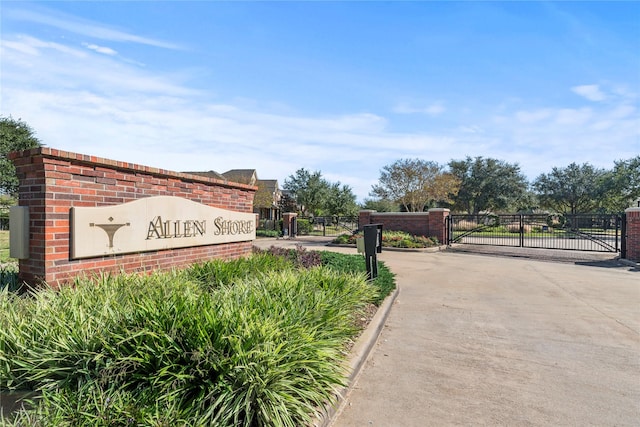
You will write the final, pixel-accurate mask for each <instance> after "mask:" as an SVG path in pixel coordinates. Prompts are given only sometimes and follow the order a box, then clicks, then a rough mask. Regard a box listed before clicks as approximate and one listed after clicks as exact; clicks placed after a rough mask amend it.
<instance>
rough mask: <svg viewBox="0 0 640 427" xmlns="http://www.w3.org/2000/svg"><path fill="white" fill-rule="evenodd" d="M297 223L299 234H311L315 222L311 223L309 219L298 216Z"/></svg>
mask: <svg viewBox="0 0 640 427" xmlns="http://www.w3.org/2000/svg"><path fill="white" fill-rule="evenodd" d="M296 224H297V227H298V234H299V235H304V234H309V233H311V232H312V231H313V224H311V222H309V220H308V219H302V218H298V219H297V220H296Z"/></svg>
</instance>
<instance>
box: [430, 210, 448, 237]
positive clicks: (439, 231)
mask: <svg viewBox="0 0 640 427" xmlns="http://www.w3.org/2000/svg"><path fill="white" fill-rule="evenodd" d="M449 212H450V211H449V209H444V208H433V209H429V237H436V238H437V239H438V242H440V244H441V245H444V244H446V243H447V242H445V240H446V236H447V217H448V216H449Z"/></svg>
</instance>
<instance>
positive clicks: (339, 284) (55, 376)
mask: <svg viewBox="0 0 640 427" xmlns="http://www.w3.org/2000/svg"><path fill="white" fill-rule="evenodd" d="M254 258H255V259H254ZM343 262H344V261H343ZM349 262H350V261H349ZM360 262H362V259H361V257H360ZM345 263H347V262H345ZM228 264H229V265H228V266H223V265H220V264H218V261H213V262H211V263H205V264H202V265H199V266H198V267H194V268H192V269H189V270H187V271H184V272H171V273H163V274H159V273H158V274H152V275H149V276H139V275H118V276H115V275H104V276H101V277H98V278H94V279H93V280H85V279H83V280H77V281H76V283H75V284H74V286H70V287H66V288H63V289H61V290H60V291H54V290H51V289H43V290H41V291H38V292H35V293H33V294H32V295H30V296H28V297H24V296H23V297H21V296H18V295H16V294H14V293H11V292H9V291H8V290H6V289H5V290H2V291H0V389H2V390H7V389H32V390H38V391H40V392H41V394H42V397H41V399H40V400H39V401H38V404H37V406H36V408H35V409H34V410H33V411H31V412H24V411H23V412H21V413H20V414H18V415H17V417H16V418H15V420H14V421H13V424H14V425H42V426H61V425H65V426H66V425H73V426H112V425H158V426H174V425H176V426H187V425H189V426H191V425H198V426H199V425H216V426H218V425H220V426H232V425H233V426H236V425H247V426H266V425H283V426H297V425H303V424H307V423H309V422H310V420H311V416H312V415H313V414H314V413H315V411H316V408H318V407H319V406H320V405H321V404H323V403H324V402H326V401H328V400H330V399H331V398H332V396H333V393H334V390H335V389H336V387H338V386H340V385H343V384H344V373H345V372H344V371H343V368H342V366H343V365H342V360H343V358H344V344H345V342H346V341H347V340H349V339H350V338H352V337H353V336H354V334H355V333H356V326H355V322H354V319H355V316H358V313H359V312H360V311H361V310H362V309H363V308H364V306H365V305H366V304H367V303H369V302H371V301H373V300H375V299H376V298H377V291H376V288H375V287H372V286H371V285H370V284H368V283H367V281H366V280H365V278H364V275H363V274H353V273H349V274H340V273H338V271H339V269H338V268H336V267H335V266H334V267H330V266H326V267H314V268H311V269H308V270H305V269H302V270H298V269H294V267H293V264H292V262H291V261H290V260H287V259H286V258H283V257H278V256H275V255H272V254H257V255H255V256H254V257H252V258H251V259H244V260H237V261H234V262H231V263H228ZM329 264H331V263H329ZM269 270H275V271H269ZM337 273H338V274H337Z"/></svg>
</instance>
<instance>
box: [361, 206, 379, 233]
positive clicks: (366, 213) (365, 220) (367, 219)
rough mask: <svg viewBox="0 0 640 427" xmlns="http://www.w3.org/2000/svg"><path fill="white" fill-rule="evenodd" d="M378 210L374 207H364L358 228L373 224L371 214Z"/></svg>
mask: <svg viewBox="0 0 640 427" xmlns="http://www.w3.org/2000/svg"><path fill="white" fill-rule="evenodd" d="M375 212H376V211H374V210H372V209H363V210H361V211H360V215H359V216H358V229H359V230H362V229H363V228H362V227H363V226H365V225H368V224H371V215H372V214H373V213H375Z"/></svg>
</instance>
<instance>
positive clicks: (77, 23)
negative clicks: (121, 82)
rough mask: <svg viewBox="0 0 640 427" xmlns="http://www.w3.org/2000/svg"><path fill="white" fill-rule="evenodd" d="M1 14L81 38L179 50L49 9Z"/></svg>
mask: <svg viewBox="0 0 640 427" xmlns="http://www.w3.org/2000/svg"><path fill="white" fill-rule="evenodd" d="M3 14H4V16H5V18H7V19H13V20H20V21H27V22H33V23H37V24H42V25H48V26H51V27H55V28H59V29H62V30H65V31H69V32H72V33H76V34H81V35H83V36H88V37H93V38H97V39H102V40H110V41H115V42H131V43H138V44H143V45H148V46H154V47H160V48H164V49H181V47H180V46H178V45H176V44H174V43H168V42H165V41H162V40H155V39H152V38H148V37H142V36H138V35H135V34H131V33H128V32H126V31H121V30H117V29H113V28H109V27H106V26H104V25H103V24H101V23H98V22H95V21H90V20H86V19H80V18H78V17H75V16H71V15H67V14H63V13H60V12H57V11H56V12H54V11H52V10H49V9H44V8H41V10H40V11H39V10H36V9H35V8H34V9H32V10H26V9H10V8H6V9H5V10H3Z"/></svg>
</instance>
